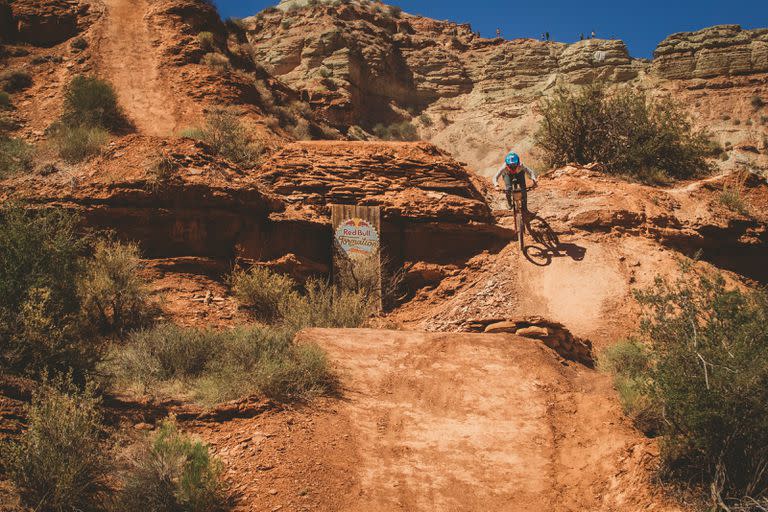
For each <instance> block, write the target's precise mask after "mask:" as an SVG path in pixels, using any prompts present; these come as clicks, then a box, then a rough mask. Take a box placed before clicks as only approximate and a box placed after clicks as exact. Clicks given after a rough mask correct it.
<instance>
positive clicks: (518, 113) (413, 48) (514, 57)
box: [244, 0, 768, 175]
mask: <svg viewBox="0 0 768 512" xmlns="http://www.w3.org/2000/svg"><path fill="white" fill-rule="evenodd" d="M244 23H245V26H246V29H247V30H246V37H247V39H248V42H249V43H250V45H251V48H252V57H253V59H254V60H255V61H256V62H257V63H260V64H262V65H264V66H265V67H266V68H267V69H268V70H269V71H270V72H271V73H273V74H274V75H275V76H276V77H278V78H279V79H281V80H284V81H285V82H286V83H287V84H289V85H290V86H292V87H293V88H295V89H297V90H299V91H301V93H302V95H303V97H304V98H305V99H306V100H308V101H309V102H310V103H311V104H312V106H313V108H314V109H315V110H316V111H317V112H318V113H319V114H320V115H322V116H323V117H324V118H325V119H327V120H328V121H329V122H331V123H332V124H334V125H335V126H337V127H339V128H340V129H341V130H342V131H344V132H345V133H346V132H347V130H348V129H349V128H350V127H351V126H352V127H353V129H352V130H351V131H350V133H358V130H357V128H356V127H354V125H361V126H362V127H363V128H364V129H365V130H367V131H369V132H372V131H374V130H373V129H374V128H375V127H376V125H377V124H382V125H384V126H386V125H388V124H391V123H394V122H400V121H403V120H405V121H406V122H409V123H411V124H413V125H414V126H415V127H416V128H417V130H418V135H419V137H421V138H422V139H424V140H429V141H430V142H433V143H435V144H436V145H437V146H439V147H441V148H443V149H444V150H447V151H449V152H450V153H451V154H452V155H453V156H454V157H456V158H458V159H460V160H462V161H466V162H468V163H469V164H470V166H472V167H473V168H474V169H475V170H476V171H479V172H481V173H483V174H486V175H487V174H490V172H491V171H492V169H493V165H495V164H496V163H497V162H496V161H497V160H498V155H499V154H500V153H503V152H505V151H508V150H509V148H510V147H515V149H516V150H517V151H518V152H519V153H521V154H522V155H523V157H524V159H526V160H528V161H531V159H533V160H540V155H537V154H536V151H535V149H534V147H533V133H534V132H535V129H536V125H537V123H538V119H539V118H538V115H537V113H536V111H535V108H534V107H535V105H536V104H537V102H538V100H539V99H540V98H541V97H542V96H546V95H547V94H549V93H550V92H551V91H552V90H554V88H555V87H557V86H566V87H571V86H577V85H581V84H586V83H590V82H592V81H594V80H599V81H602V82H605V83H608V84H620V85H625V84H626V85H630V86H632V87H637V88H640V89H642V90H648V91H650V93H651V94H653V95H659V96H667V95H669V96H674V97H675V98H677V99H678V100H680V101H682V102H683V103H684V104H686V105H687V106H688V107H689V108H690V109H691V112H692V115H693V117H694V123H695V124H696V126H698V127H702V128H706V129H707V130H709V131H710V132H711V133H713V134H714V135H715V137H716V139H717V141H718V142H719V143H720V144H724V143H726V142H730V143H732V144H734V145H735V144H739V143H744V141H746V140H752V139H755V134H754V133H753V132H755V131H756V132H757V133H758V136H757V138H758V139H759V138H760V137H759V134H760V133H763V132H765V131H766V129H765V128H763V126H764V124H760V123H761V121H760V119H761V118H760V112H758V113H757V114H755V112H754V110H752V109H751V108H750V107H749V100H750V98H752V97H754V96H758V97H760V96H765V97H766V98H767V100H766V101H768V78H767V75H766V64H765V62H766V49H765V48H766V46H765V45H766V43H765V38H766V35H765V34H766V30H768V29H766V30H762V29H758V30H751V31H746V30H741V29H740V28H739V27H738V26H725V27H714V28H712V29H707V30H704V31H700V32H697V33H692V34H678V35H675V36H672V37H670V38H669V39H668V40H666V41H665V42H663V43H662V44H661V45H660V46H659V49H658V50H657V54H656V60H655V61H654V63H653V64H651V63H649V62H648V61H647V60H644V59H633V58H631V57H630V55H629V52H628V50H627V48H626V46H625V45H624V43H623V42H622V41H619V40H601V39H589V40H585V41H579V42H576V43H573V44H563V43H558V42H551V41H546V42H543V41H537V40H532V39H511V40H505V39H501V38H496V39H486V38H482V37H480V35H479V34H477V33H476V32H475V31H474V30H473V29H472V27H470V26H469V25H466V24H456V23H452V22H448V21H438V20H433V19H429V18H423V17H420V16H413V15H410V14H407V13H401V12H400V11H399V10H398V9H396V8H392V7H388V6H386V5H384V4H377V3H374V2H359V1H350V2H341V3H339V2H332V1H327V0H322V1H320V0H318V1H314V2H308V1H303V0H291V1H283V2H281V3H280V4H279V5H278V8H276V9H275V8H271V9H267V10H265V11H263V12H261V13H258V14H257V15H255V16H253V17H250V18H247V19H245V20H244ZM733 75H738V77H737V79H732V76H733ZM700 77H707V79H706V80H704V82H699V80H701V78H700ZM711 77H714V78H716V79H718V81H717V82H716V83H715V82H714V81H713V80H712V78H711ZM736 116H738V122H728V121H729V120H730V119H737V117H736ZM725 117H727V118H728V119H727V120H724V119H722V118H725ZM747 119H749V123H751V125H752V126H755V127H756V128H753V129H748V128H747V127H746V126H745V125H746V123H747V121H746V120H747ZM739 123H743V124H739ZM355 136H357V135H355ZM758 142H759V140H758ZM750 143H751V144H753V145H754V141H753V142H750Z"/></svg>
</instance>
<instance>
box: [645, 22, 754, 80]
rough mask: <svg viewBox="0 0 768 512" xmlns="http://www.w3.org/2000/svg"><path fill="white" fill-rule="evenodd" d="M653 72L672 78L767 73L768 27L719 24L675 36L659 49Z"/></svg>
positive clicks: (669, 38) (667, 39) (655, 53)
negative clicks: (753, 28) (750, 28)
mask: <svg viewBox="0 0 768 512" xmlns="http://www.w3.org/2000/svg"><path fill="white" fill-rule="evenodd" d="M653 69H654V71H655V72H656V73H657V74H658V75H659V76H661V77H663V78H669V79H686V78H711V77H716V76H723V75H748V74H753V73H765V72H768V28H763V29H755V30H743V29H742V28H741V27H740V26H738V25H718V26H715V27H709V28H705V29H703V30H699V31H696V32H681V33H679V34H673V35H671V36H669V37H668V38H666V39H665V40H664V41H662V42H661V43H660V44H659V46H658V48H656V51H655V52H654V61H653Z"/></svg>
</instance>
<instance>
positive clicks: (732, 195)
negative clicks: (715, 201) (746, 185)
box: [720, 184, 749, 215]
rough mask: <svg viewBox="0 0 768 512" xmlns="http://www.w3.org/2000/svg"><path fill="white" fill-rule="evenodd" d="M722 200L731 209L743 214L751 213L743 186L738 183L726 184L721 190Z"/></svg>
mask: <svg viewBox="0 0 768 512" xmlns="http://www.w3.org/2000/svg"><path fill="white" fill-rule="evenodd" d="M720 202H721V203H722V204H723V205H724V206H725V207H726V208H728V209H729V210H731V211H734V212H736V213H740V214H742V215H746V214H747V213H749V209H748V208H747V203H746V201H745V199H744V194H743V191H742V187H740V186H739V185H738V184H734V185H725V186H724V187H723V190H722V191H721V192H720Z"/></svg>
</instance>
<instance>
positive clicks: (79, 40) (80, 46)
mask: <svg viewBox="0 0 768 512" xmlns="http://www.w3.org/2000/svg"><path fill="white" fill-rule="evenodd" d="M69 46H70V48H72V49H73V50H75V51H78V52H81V51H83V50H85V49H86V48H88V41H86V40H85V38H83V37H76V38H74V39H72V42H71V43H69Z"/></svg>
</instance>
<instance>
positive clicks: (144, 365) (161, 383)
mask: <svg viewBox="0 0 768 512" xmlns="http://www.w3.org/2000/svg"><path fill="white" fill-rule="evenodd" d="M292 337H293V333H292V332H291V331H288V330H286V329H283V328H271V327H251V328H240V329H234V330H228V331H222V330H202V329H195V328H181V327H177V326H173V325H161V326H158V327H156V328H154V329H150V330H144V331H138V332H135V333H133V334H132V335H131V336H130V338H129V340H128V343H127V344H126V345H125V346H124V347H117V348H116V349H115V354H114V358H113V361H112V363H111V364H112V372H113V373H114V374H115V376H116V378H117V381H118V382H119V383H121V384H126V383H127V384H138V385H140V386H141V387H143V388H144V389H145V390H146V389H153V390H157V389H158V388H159V387H162V388H164V389H171V390H173V389H178V387H179V385H181V386H182V388H184V389H190V390H191V391H192V393H193V395H194V396H195V397H196V398H197V399H199V400H201V401H202V402H204V403H208V404H213V403H217V402H221V401H225V400H231V399H235V398H238V397H242V396H246V395H249V394H254V393H262V394H265V395H267V396H270V397H274V398H280V399H291V398H305V397H308V396H312V395H314V394H317V393H327V392H330V391H331V390H332V389H333V386H334V381H333V378H332V376H331V373H330V370H329V368H328V364H327V361H326V359H325V356H324V354H323V352H322V351H321V350H320V349H319V348H317V347H315V346H313V345H297V344H295V343H294V342H293V341H292Z"/></svg>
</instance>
